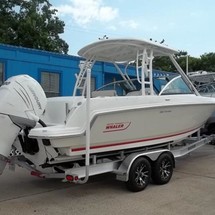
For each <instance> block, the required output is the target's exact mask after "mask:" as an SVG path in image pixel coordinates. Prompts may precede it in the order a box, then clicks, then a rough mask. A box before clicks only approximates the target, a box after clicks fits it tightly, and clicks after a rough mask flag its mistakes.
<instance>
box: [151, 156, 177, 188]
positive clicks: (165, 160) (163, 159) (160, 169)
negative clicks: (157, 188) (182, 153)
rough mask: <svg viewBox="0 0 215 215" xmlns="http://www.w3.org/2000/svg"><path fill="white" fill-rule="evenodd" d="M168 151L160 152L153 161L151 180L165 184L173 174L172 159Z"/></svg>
mask: <svg viewBox="0 0 215 215" xmlns="http://www.w3.org/2000/svg"><path fill="white" fill-rule="evenodd" d="M173 159H174V158H173V156H172V155H171V154H170V153H163V154H161V155H160V156H159V157H158V159H157V160H156V161H155V163H154V165H153V169H152V180H153V181H154V183H156V184H159V185H162V184H167V183H168V182H169V181H170V179H171V177H172V174H173V167H174V161H173Z"/></svg>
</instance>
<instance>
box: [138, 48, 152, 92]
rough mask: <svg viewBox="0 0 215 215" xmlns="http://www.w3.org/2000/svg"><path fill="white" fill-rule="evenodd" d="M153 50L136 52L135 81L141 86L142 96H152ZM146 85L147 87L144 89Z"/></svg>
mask: <svg viewBox="0 0 215 215" xmlns="http://www.w3.org/2000/svg"><path fill="white" fill-rule="evenodd" d="M153 58H154V56H153V50H152V49H148V50H147V49H146V48H145V49H144V50H141V51H138V52H137V58H136V73H137V80H138V82H139V83H140V84H141V85H142V88H141V89H142V95H143V96H145V95H153V94H154V90H153V74H152V60H153ZM146 85H148V86H149V88H148V87H146Z"/></svg>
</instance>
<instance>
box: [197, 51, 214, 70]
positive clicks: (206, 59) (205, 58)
mask: <svg viewBox="0 0 215 215" xmlns="http://www.w3.org/2000/svg"><path fill="white" fill-rule="evenodd" d="M200 65H201V67H200V69H201V70H205V71H210V72H215V53H213V52H210V53H205V54H203V55H201V56H200Z"/></svg>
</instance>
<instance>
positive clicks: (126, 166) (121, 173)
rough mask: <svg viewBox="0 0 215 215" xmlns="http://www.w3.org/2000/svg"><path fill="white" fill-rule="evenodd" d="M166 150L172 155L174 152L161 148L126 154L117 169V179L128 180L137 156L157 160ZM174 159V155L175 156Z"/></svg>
mask: <svg viewBox="0 0 215 215" xmlns="http://www.w3.org/2000/svg"><path fill="white" fill-rule="evenodd" d="M164 152H169V153H170V154H171V155H172V153H171V152H170V151H169V150H168V149H160V150H153V151H146V152H141V153H132V154H130V155H128V156H126V157H125V159H124V160H123V161H122V163H121V164H120V166H119V168H118V169H117V171H116V172H115V173H116V179H117V180H119V181H128V179H129V178H128V177H129V171H130V168H131V165H132V164H133V162H134V161H135V160H136V159H137V158H139V157H146V158H148V159H149V160H150V161H156V160H157V159H158V157H159V156H160V155H161V154H162V153H164ZM173 160H174V157H173Z"/></svg>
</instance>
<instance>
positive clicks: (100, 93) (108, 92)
mask: <svg viewBox="0 0 215 215" xmlns="http://www.w3.org/2000/svg"><path fill="white" fill-rule="evenodd" d="M105 96H117V93H116V90H100V91H93V92H92V97H93V98H95V97H105Z"/></svg>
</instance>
